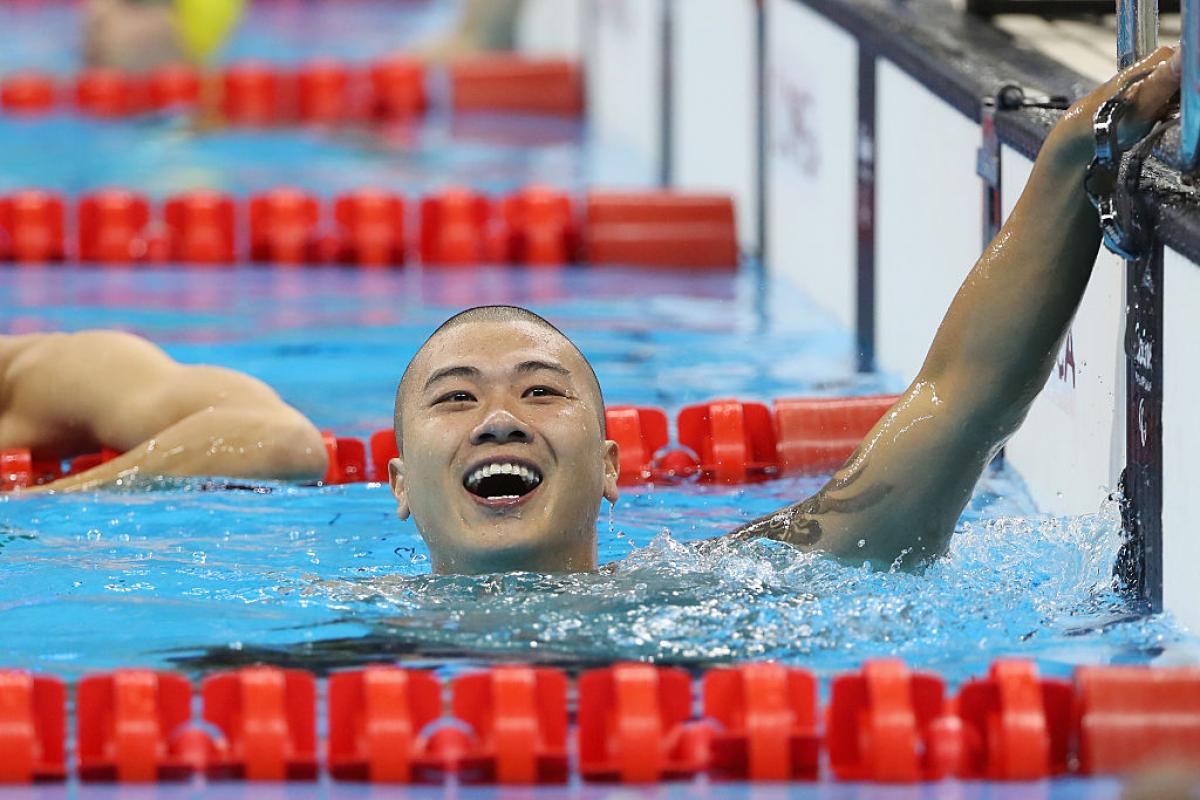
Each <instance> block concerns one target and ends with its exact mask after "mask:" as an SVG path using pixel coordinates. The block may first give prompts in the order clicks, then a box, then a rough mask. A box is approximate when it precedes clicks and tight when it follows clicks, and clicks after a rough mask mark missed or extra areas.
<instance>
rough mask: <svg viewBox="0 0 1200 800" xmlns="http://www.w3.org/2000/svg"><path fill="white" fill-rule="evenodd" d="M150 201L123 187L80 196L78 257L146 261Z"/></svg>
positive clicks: (84, 258) (128, 262) (106, 260)
mask: <svg viewBox="0 0 1200 800" xmlns="http://www.w3.org/2000/svg"><path fill="white" fill-rule="evenodd" d="M149 223H150V202H149V201H148V200H147V199H146V198H145V197H142V196H140V195H136V194H134V193H133V192H128V191H126V190H124V189H104V190H101V191H98V192H93V193H91V194H87V195H84V196H83V197H81V198H80V199H79V259H80V260H81V261H91V262H97V263H108V264H130V263H136V262H139V261H143V260H146V259H147V258H148V256H149V254H150V250H151V247H150V244H149V242H148V241H147V239H146V226H147V225H148V224H149Z"/></svg>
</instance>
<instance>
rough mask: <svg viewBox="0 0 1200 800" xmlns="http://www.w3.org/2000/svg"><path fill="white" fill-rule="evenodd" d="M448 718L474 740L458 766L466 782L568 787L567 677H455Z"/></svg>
mask: <svg viewBox="0 0 1200 800" xmlns="http://www.w3.org/2000/svg"><path fill="white" fill-rule="evenodd" d="M451 697H452V699H451V710H452V711H451V713H452V714H453V715H454V717H455V718H457V719H459V720H462V721H463V722H465V723H467V725H469V726H470V727H471V730H472V731H473V732H474V734H475V735H474V737H473V738H472V739H471V741H470V744H469V745H468V747H467V749H466V751H465V752H464V753H463V755H462V758H461V760H460V761H459V765H458V774H459V780H460V781H463V782H466V783H499V784H534V783H566V782H567V778H568V776H569V774H570V771H569V768H568V764H567V676H566V675H565V674H564V673H563V672H561V671H560V670H556V669H545V668H543V669H535V668H533V667H524V666H508V667H495V668H493V669H490V670H488V671H486V672H477V673H474V674H470V675H462V676H460V677H458V678H455V680H454V682H453V684H451Z"/></svg>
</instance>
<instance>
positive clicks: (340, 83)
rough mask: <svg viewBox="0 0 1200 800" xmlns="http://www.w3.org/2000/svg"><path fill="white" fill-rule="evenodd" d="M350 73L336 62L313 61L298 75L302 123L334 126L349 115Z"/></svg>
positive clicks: (298, 109)
mask: <svg viewBox="0 0 1200 800" xmlns="http://www.w3.org/2000/svg"><path fill="white" fill-rule="evenodd" d="M349 90H350V71H349V70H348V69H347V68H346V67H345V65H343V64H339V63H338V62H336V61H329V60H324V59H322V60H318V61H310V62H309V63H307V64H305V65H304V66H302V67H301V68H300V71H299V72H298V73H297V74H296V91H297V106H296V107H297V111H298V113H299V117H300V121H301V122H312V123H333V122H341V121H343V120H345V119H346V118H347V117H349V116H350V96H349Z"/></svg>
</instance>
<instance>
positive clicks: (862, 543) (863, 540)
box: [858, 539, 867, 548]
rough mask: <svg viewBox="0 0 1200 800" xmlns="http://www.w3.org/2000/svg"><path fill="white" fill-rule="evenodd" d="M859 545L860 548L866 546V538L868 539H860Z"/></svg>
mask: <svg viewBox="0 0 1200 800" xmlns="http://www.w3.org/2000/svg"><path fill="white" fill-rule="evenodd" d="M858 546H859V547H860V548H861V547H866V546H867V540H866V539H859V540H858Z"/></svg>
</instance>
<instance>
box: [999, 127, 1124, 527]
mask: <svg viewBox="0 0 1200 800" xmlns="http://www.w3.org/2000/svg"><path fill="white" fill-rule="evenodd" d="M1000 165H1001V167H1000V171H1001V177H1000V181H1001V188H1002V192H1003V195H1004V197H1003V209H1004V215H1005V217H1007V216H1008V214H1009V212H1010V211H1011V210H1012V208H1013V206H1015V205H1016V202H1017V198H1018V197H1020V194H1021V190H1022V189H1023V188H1024V186H1025V183H1026V182H1027V181H1028V180H1029V174H1030V172H1031V171H1032V168H1033V162H1031V161H1030V160H1029V159H1027V158H1025V157H1024V156H1022V155H1021V154H1020V153H1017V152H1016V151H1015V150H1012V149H1011V148H1008V147H1004V148H1003V149H1002V151H1001V158H1000ZM1124 319H1125V266H1124V263H1123V262H1122V261H1121V260H1120V259H1118V258H1117V257H1116V256H1114V255H1112V254H1111V253H1109V252H1108V251H1107V250H1104V249H1101V251H1100V256H1099V257H1098V259H1097V261H1096V266H1095V269H1094V271H1093V272H1092V279H1091V282H1090V283H1089V284H1088V288H1087V291H1086V292H1085V293H1084V296H1083V302H1082V303H1081V304H1080V306H1079V312H1078V313H1077V314H1076V315H1075V320H1074V322H1073V323H1072V324H1071V328H1070V331H1069V332H1068V334H1067V338H1066V341H1065V342H1064V343H1063V346H1062V350H1061V351H1060V352H1059V354H1058V362H1057V364H1056V365H1055V368H1054V370H1053V371H1052V372H1051V373H1050V379H1049V380H1048V381H1047V382H1046V387H1045V389H1043V390H1042V393H1041V394H1040V395H1038V398H1037V400H1035V401H1034V403H1033V407H1032V408H1031V409H1030V410H1029V416H1028V417H1026V418H1025V423H1024V424H1023V425H1022V426H1021V428H1020V430H1018V431H1017V433H1016V435H1014V436H1013V438H1012V440H1011V441H1009V443H1008V447H1007V449H1006V451H1005V452H1006V454H1007V457H1008V460H1009V462H1010V463H1011V464H1012V465H1013V466H1014V467H1016V468H1017V470H1018V471H1019V472H1020V473H1021V475H1022V477H1023V478H1024V479H1025V482H1026V484H1027V485H1028V487H1029V491H1030V493H1031V494H1032V495H1033V499H1034V501H1035V502H1036V503H1037V504H1038V507H1039V508H1040V509H1041V510H1042V511H1046V512H1049V513H1051V514H1071V515H1076V514H1088V513H1093V512H1095V511H1096V510H1097V509H1098V508H1099V507H1100V504H1101V503H1102V502H1103V501H1104V498H1105V497H1106V496H1107V495H1108V493H1109V492H1111V491H1113V490H1115V489H1116V488H1117V484H1118V481H1119V479H1120V474H1121V469H1122V468H1123V467H1124V465H1125V357H1124V345H1123V343H1122V338H1121V337H1122V331H1123V329H1124Z"/></svg>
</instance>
